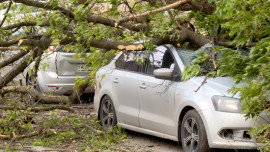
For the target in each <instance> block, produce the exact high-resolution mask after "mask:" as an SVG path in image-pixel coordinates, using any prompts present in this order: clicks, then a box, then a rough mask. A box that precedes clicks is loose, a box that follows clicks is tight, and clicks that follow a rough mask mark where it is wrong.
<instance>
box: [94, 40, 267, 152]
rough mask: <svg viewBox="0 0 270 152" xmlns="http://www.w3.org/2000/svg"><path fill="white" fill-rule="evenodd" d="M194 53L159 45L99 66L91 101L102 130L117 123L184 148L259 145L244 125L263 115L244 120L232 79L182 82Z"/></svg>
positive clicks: (197, 151)
mask: <svg viewBox="0 0 270 152" xmlns="http://www.w3.org/2000/svg"><path fill="white" fill-rule="evenodd" d="M209 47H211V46H209V45H208V46H207V45H206V46H204V47H203V48H201V49H200V50H198V51H204V50H205V49H209ZM195 58H196V51H195V52H192V51H189V50H186V49H181V48H175V47H173V46H172V45H163V46H159V47H157V48H156V49H155V50H154V51H153V52H148V51H136V52H135V51H134V52H129V53H120V54H119V55H118V56H116V57H115V58H114V60H113V61H111V63H110V64H108V65H107V66H105V67H102V68H101V69H99V71H98V72H97V74H96V90H95V97H94V106H95V109H96V111H97V112H98V118H99V120H100V122H101V125H102V127H103V129H104V130H108V129H109V128H111V127H114V126H115V125H116V124H117V125H119V126H121V127H122V128H126V129H130V130H133V131H137V132H141V133H145V134H149V135H154V136H157V137H161V138H166V139H170V140H174V141H181V142H182V147H183V149H184V151H185V152H207V151H209V150H210V149H211V148H226V149H256V148H257V147H258V146H260V145H261V144H260V143H257V142H256V141H255V139H253V138H252V135H249V134H248V130H249V129H250V128H251V127H252V126H254V125H258V124H260V123H262V118H258V120H257V121H253V120H251V119H248V120H245V117H244V116H243V115H242V114H240V110H241V104H240V102H239V96H237V95H235V96H232V94H230V93H228V89H230V88H231V87H232V85H233V84H234V80H233V79H232V78H230V77H216V78H208V79H207V80H206V83H205V84H204V85H202V86H201V84H202V82H203V81H204V77H194V78H191V79H189V80H187V81H181V73H182V72H183V70H184V68H185V66H187V65H190V64H191V63H192V61H193V60H194V59H195ZM199 86H201V88H200V89H198V88H199ZM197 89H198V90H197ZM196 90H197V91H196Z"/></svg>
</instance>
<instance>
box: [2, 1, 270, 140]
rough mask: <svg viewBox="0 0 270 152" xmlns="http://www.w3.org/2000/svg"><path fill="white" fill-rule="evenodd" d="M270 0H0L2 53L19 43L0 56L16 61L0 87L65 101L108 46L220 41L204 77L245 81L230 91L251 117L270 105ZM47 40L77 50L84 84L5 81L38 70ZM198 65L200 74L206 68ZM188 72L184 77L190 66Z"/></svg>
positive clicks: (190, 44) (198, 44) (106, 58)
mask: <svg viewBox="0 0 270 152" xmlns="http://www.w3.org/2000/svg"><path fill="white" fill-rule="evenodd" d="M269 3H270V2H269V1H262V0H233V1H231V0H223V1H219V0H214V1H210V0H160V1H159V0H158V1H156V0H107V1H102V2H101V1H91V0H72V1H67V0H47V1H39V0H0V9H1V10H3V12H5V13H4V14H3V17H2V18H1V22H0V52H8V51H14V50H16V49H19V50H20V49H21V51H19V52H18V53H17V54H15V55H14V56H12V57H11V58H9V59H3V60H2V61H1V62H0V67H1V68H4V67H5V66H7V65H9V64H11V63H14V62H15V61H18V60H19V61H20V63H19V64H17V65H16V66H14V68H13V69H11V70H10V71H9V72H8V73H7V74H6V75H3V76H2V77H1V78H0V89H1V93H2V94H5V93H7V92H20V93H27V94H30V95H31V96H33V97H35V98H37V99H40V100H44V101H45V102H48V103H55V102H57V103H64V104H68V105H70V104H72V103H74V102H75V101H76V100H77V99H78V96H80V95H81V94H82V93H83V91H84V89H85V88H86V87H87V86H88V85H89V84H90V85H93V83H94V82H93V77H94V75H95V72H96V71H97V70H98V69H99V67H101V66H103V65H106V64H107V63H108V62H109V58H110V57H112V56H113V55H115V53H111V54H110V55H108V54H109V53H110V52H113V51H115V50H126V51H138V50H145V49H148V50H152V49H153V48H154V47H155V46H158V45H162V44H167V43H170V44H173V45H175V46H182V47H187V48H199V47H201V46H203V45H204V44H206V43H211V44H213V45H219V46H220V47H218V48H217V49H216V50H215V51H223V52H224V53H223V57H222V58H221V59H219V60H217V61H216V62H215V70H214V71H208V73H207V76H225V75H226V76H227V75H229V76H231V77H234V78H235V79H236V82H240V81H245V82H246V83H247V84H249V86H250V87H249V88H245V87H241V88H234V89H232V91H233V92H234V93H236V92H240V94H241V95H242V97H241V99H240V100H241V102H243V111H244V113H245V114H246V116H247V117H256V116H258V115H259V113H260V112H262V111H264V110H265V109H267V110H268V111H269V106H268V108H266V107H265V105H269V104H270V103H269V102H270V99H269V95H267V92H269V88H270V87H269V84H270V80H269V77H270V75H269V71H270V67H269V65H270V64H269V57H270V54H269V53H270V49H269V45H270V38H269V35H270V28H269V23H270V15H269V14H270V12H269V7H270V4H269ZM137 41H139V42H138V43H135V42H137ZM51 45H52V46H56V47H59V46H63V49H62V50H66V51H70V50H72V51H74V52H76V53H77V57H78V58H79V59H81V60H83V61H84V63H85V64H87V65H89V67H91V70H92V72H91V73H90V76H89V78H87V79H86V80H84V83H83V85H80V86H77V87H75V88H76V89H74V92H73V94H71V95H70V96H49V95H46V94H43V93H41V92H38V91H36V90H34V88H26V87H22V86H13V87H6V85H7V84H8V83H9V82H11V81H12V80H13V79H14V78H15V77H16V76H17V75H18V74H20V73H22V72H23V71H24V70H25V69H26V68H27V67H28V66H29V64H30V63H31V62H35V66H34V67H35V68H34V69H38V67H39V66H40V65H39V64H40V60H41V56H42V54H43V52H44V51H46V50H47V48H48V47H49V46H51ZM226 47H227V48H226ZM9 48H10V50H9ZM22 48H24V49H22ZM102 49H105V50H106V51H100V50H102ZM240 49H241V50H243V49H244V50H247V51H246V52H248V53H247V55H243V54H241V53H240V51H239V50H240ZM24 50H27V51H24ZM83 50H90V52H91V55H90V56H87V58H83V57H82V56H84V55H83V54H84V52H83ZM107 53H108V54H107ZM106 54H107V55H106ZM209 58H210V59H213V57H209ZM20 59H21V60H20ZM214 60H215V59H214ZM189 68H190V69H192V67H189ZM197 70H198V71H197V72H196V73H198V75H205V73H202V72H201V71H200V69H198V68H197ZM36 72H37V71H35V74H34V77H36ZM186 75H187V77H189V73H187V74H186ZM206 81H207V80H206ZM252 92H256V93H252ZM255 99H256V100H255ZM268 128H269V127H268ZM266 129H267V127H266ZM266 129H265V130H266ZM265 133H267V132H265ZM268 133H269V132H268ZM258 136H259V134H258ZM264 137H265V138H266V139H267V140H268V141H269V138H268V137H267V136H264Z"/></svg>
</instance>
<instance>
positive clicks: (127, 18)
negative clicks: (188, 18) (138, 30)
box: [115, 0, 188, 27]
mask: <svg viewBox="0 0 270 152" xmlns="http://www.w3.org/2000/svg"><path fill="white" fill-rule="evenodd" d="M187 1H188V0H180V1H177V2H175V3H172V4H170V5H167V6H164V7H161V8H159V9H155V10H152V11H147V12H144V13H142V14H138V15H133V16H128V17H125V18H122V19H120V20H118V21H117V23H116V24H115V27H117V26H118V25H119V24H121V23H124V22H127V21H131V20H134V19H136V18H139V17H144V16H149V15H152V14H156V13H160V12H164V11H167V10H169V9H172V8H176V7H178V6H179V5H181V4H185V3H187Z"/></svg>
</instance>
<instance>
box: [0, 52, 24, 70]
mask: <svg viewBox="0 0 270 152" xmlns="http://www.w3.org/2000/svg"><path fill="white" fill-rule="evenodd" d="M25 54H27V51H20V52H19V53H17V54H15V55H13V56H12V57H10V58H8V59H6V60H4V61H2V62H0V69H1V68H3V67H5V66H7V65H9V64H11V63H14V62H15V61H17V60H19V59H20V58H21V57H23V56H24V55H25Z"/></svg>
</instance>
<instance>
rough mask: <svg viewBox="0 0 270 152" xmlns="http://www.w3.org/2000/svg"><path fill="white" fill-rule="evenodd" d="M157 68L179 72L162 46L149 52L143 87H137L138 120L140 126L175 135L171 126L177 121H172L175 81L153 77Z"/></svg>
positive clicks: (169, 54)
mask: <svg viewBox="0 0 270 152" xmlns="http://www.w3.org/2000/svg"><path fill="white" fill-rule="evenodd" d="M158 68H171V69H172V70H174V72H173V73H174V74H177V72H178V73H179V67H178V66H177V64H175V61H174V58H173V57H172V54H171V53H170V50H169V49H167V48H166V47H164V46H160V47H158V48H156V49H155V50H154V52H153V53H150V54H149V60H148V64H147V66H146V75H144V76H143V81H142V83H141V84H140V85H144V86H145V87H144V88H140V89H139V98H140V113H139V122H140V125H141V127H142V128H145V129H149V130H152V131H156V132H160V133H164V134H168V135H175V132H174V130H175V129H173V128H175V125H177V124H176V123H177V122H174V120H175V119H174V117H175V113H176V111H175V106H174V105H175V100H174V96H175V95H174V93H175V89H176V84H177V82H176V81H171V80H163V79H157V78H155V77H154V76H153V71H154V70H155V69H158ZM175 78H178V76H177V77H175ZM175 80H176V79H175Z"/></svg>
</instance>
